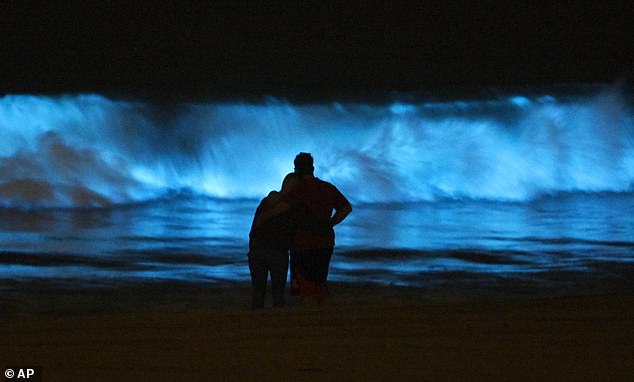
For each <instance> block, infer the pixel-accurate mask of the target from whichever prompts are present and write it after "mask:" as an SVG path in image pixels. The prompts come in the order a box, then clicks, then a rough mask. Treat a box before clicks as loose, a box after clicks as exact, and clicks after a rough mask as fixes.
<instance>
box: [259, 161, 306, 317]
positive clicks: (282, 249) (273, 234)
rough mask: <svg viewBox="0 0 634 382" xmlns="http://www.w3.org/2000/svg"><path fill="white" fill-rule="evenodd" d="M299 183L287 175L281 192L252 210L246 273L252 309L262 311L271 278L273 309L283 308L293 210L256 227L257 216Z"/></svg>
mask: <svg viewBox="0 0 634 382" xmlns="http://www.w3.org/2000/svg"><path fill="white" fill-rule="evenodd" d="M298 181H299V177H297V176H296V175H295V174H293V173H290V174H288V175H286V177H285V178H284V181H283V183H282V189H281V190H280V192H277V191H271V192H270V193H269V195H268V196H267V197H265V198H264V199H262V201H261V202H260V205H259V206H258V208H257V210H256V211H255V216H254V218H253V224H251V231H250V232H249V256H248V257H249V271H250V273H251V288H252V300H251V307H252V308H253V309H261V308H264V300H265V297H266V284H267V280H268V275H269V273H270V275H271V294H272V296H273V306H274V307H283V306H284V288H285V287H286V276H287V274H288V256H289V254H288V251H289V248H290V245H291V240H292V238H293V230H294V224H295V223H294V221H293V217H292V211H286V212H285V213H283V214H280V215H277V216H275V217H274V218H272V219H270V220H267V221H266V222H265V223H263V224H259V225H258V226H256V225H255V221H256V220H257V219H258V217H259V216H260V215H261V214H262V213H264V212H265V211H268V210H270V209H272V208H273V207H275V206H276V205H277V203H278V202H279V201H280V200H281V199H282V197H283V196H284V195H286V194H287V193H288V192H290V190H291V189H293V187H295V185H296V184H297V182H298Z"/></svg>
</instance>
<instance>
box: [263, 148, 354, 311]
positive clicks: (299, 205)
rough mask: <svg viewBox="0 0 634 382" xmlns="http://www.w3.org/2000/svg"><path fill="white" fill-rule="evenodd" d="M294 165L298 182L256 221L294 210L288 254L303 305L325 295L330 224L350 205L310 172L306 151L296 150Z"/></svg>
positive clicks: (332, 240) (331, 239)
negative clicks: (299, 179) (292, 230)
mask: <svg viewBox="0 0 634 382" xmlns="http://www.w3.org/2000/svg"><path fill="white" fill-rule="evenodd" d="M294 164H295V174H297V175H298V176H299V177H301V181H300V182H299V183H298V185H297V186H296V187H295V188H294V189H293V190H292V191H291V192H289V193H288V194H285V195H284V196H282V198H281V201H280V202H279V203H278V204H277V205H276V206H275V207H274V208H272V209H270V210H268V211H266V212H265V213H263V214H262V215H261V216H260V219H259V220H258V222H257V224H266V222H267V221H268V220H267V219H271V218H274V217H275V216H279V215H280V214H283V213H287V212H288V211H289V210H291V209H292V210H293V211H295V213H297V217H296V219H297V224H296V226H295V233H294V235H293V241H292V245H291V257H292V258H293V259H294V261H295V262H296V267H297V268H296V272H297V281H298V286H299V295H300V298H301V301H302V303H304V304H313V303H317V304H321V303H322V302H323V301H324V300H325V298H326V297H327V296H328V294H329V292H328V286H327V283H326V281H327V279H328V268H329V266H330V259H331V257H332V253H333V249H334V246H335V232H334V229H333V227H334V226H335V225H337V224H339V223H341V222H342V221H343V220H344V219H345V218H346V216H348V214H349V213H350V212H351V211H352V206H351V205H350V202H349V201H348V200H347V199H346V198H345V196H343V194H342V193H341V192H339V190H338V189H337V188H336V187H335V186H334V185H332V184H330V183H328V182H325V181H323V180H320V179H318V178H316V177H315V176H314V175H313V172H314V167H313V157H312V156H311V155H310V154H308V153H299V154H298V155H297V156H296V157H295V161H294ZM333 210H334V211H335V213H334V215H333Z"/></svg>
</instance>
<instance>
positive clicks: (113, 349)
mask: <svg viewBox="0 0 634 382" xmlns="http://www.w3.org/2000/svg"><path fill="white" fill-rule="evenodd" d="M331 289H332V292H333V295H332V299H331V300H330V301H329V304H328V305H326V306H320V307H301V306H299V305H298V303H297V301H296V300H294V299H289V301H288V306H287V307H285V308H283V309H265V310H261V311H255V312H253V311H251V310H249V309H248V304H249V301H248V300H249V288H248V287H246V286H244V285H241V286H236V287H235V288H222V289H209V288H204V287H197V288H192V287H189V288H187V287H185V286H171V287H170V288H167V287H166V288H165V289H163V290H161V289H160V288H156V287H153V288H147V290H144V289H143V288H140V289H139V288H135V289H134V290H133V291H131V290H128V291H121V290H116V291H113V290H110V291H108V290H102V291H100V292H97V291H90V290H84V291H74V292H68V293H67V294H66V295H64V294H63V293H60V292H59V291H56V292H55V298H54V299H53V298H51V296H52V295H49V296H48V297H47V296H46V288H43V289H42V290H40V292H39V295H38V294H37V293H35V292H33V291H32V293H31V294H32V295H33V296H36V297H35V298H34V299H32V300H31V301H30V305H26V304H27V303H28V302H24V303H23V305H21V306H22V308H20V309H18V308H17V307H16V305H15V304H16V301H12V300H11V299H10V298H7V297H6V296H5V297H4V298H3V299H2V302H3V305H2V309H3V310H2V311H3V312H5V316H4V317H3V318H2V320H1V321H0V323H1V324H2V325H1V326H0V364H1V365H2V366H3V367H6V366H8V365H22V366H39V367H41V372H42V375H41V377H42V380H44V381H47V382H48V381H114V380H121V381H212V380H213V381H215V380H236V381H246V380H256V379H257V380H300V381H301V380H350V381H361V380H377V381H378V380H419V381H468V380H482V381H511V380H514V381H515V380H531V381H630V380H632V376H634V324H632V322H634V294H632V293H627V292H620V293H611V294H598V295H596V294H595V295H589V294H583V295H579V294H577V295H574V294H573V293H568V294H557V295H555V294H553V293H552V291H533V293H530V294H527V293H526V291H523V292H522V293H519V292H517V293H503V292H504V291H499V293H497V294H496V293H494V292H493V291H491V290H489V291H486V290H479V291H478V290H474V289H471V290H469V289H448V288H445V289H428V290H421V289H413V288H398V287H381V286H373V287H367V286H359V285H349V284H335V285H333V286H332V288H331ZM170 291H171V292H170ZM48 293H53V292H52V291H51V289H48ZM37 299H39V300H40V301H35V300H37ZM47 301H48V302H47ZM53 301H54V302H53Z"/></svg>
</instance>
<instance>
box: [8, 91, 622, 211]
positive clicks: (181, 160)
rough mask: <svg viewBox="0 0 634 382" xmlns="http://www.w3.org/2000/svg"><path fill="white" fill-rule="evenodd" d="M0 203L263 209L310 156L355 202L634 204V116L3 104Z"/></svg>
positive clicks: (568, 104) (526, 99) (597, 106)
mask: <svg viewBox="0 0 634 382" xmlns="http://www.w3.org/2000/svg"><path fill="white" fill-rule="evenodd" d="M0 136H1V138H0V203H1V204H2V205H4V206H10V207H24V206H26V207H32V206H62V207H76V206H106V205H112V204H118V203H128V202H137V201H143V200H146V199H149V198H154V197H157V196H160V195H162V194H164V193H166V192H168V191H170V190H181V189H189V190H191V191H192V192H195V193H200V194H205V195H210V196H215V197H220V198H259V197H261V196H262V195H265V194H266V193H267V192H268V191H269V190H271V189H276V188H279V183H280V180H281V179H282V178H283V176H284V175H285V174H286V173H287V172H289V171H292V159H293V158H294V156H295V154H296V153H298V152H299V151H309V152H312V153H313V156H314V157H315V160H316V175H317V176H319V177H320V178H323V179H326V180H329V181H332V182H334V183H336V184H337V185H338V186H339V187H340V189H341V190H342V191H343V192H344V193H345V194H346V195H349V197H350V198H351V200H353V201H355V202H387V201H429V200H435V199H438V198H456V199H459V198H471V199H487V200H502V201H526V200H530V199H533V198H535V197H536V196H539V195H542V194H544V193H556V192H561V191H571V192H574V191H582V192H599V191H615V192H622V191H631V190H632V189H633V186H634V114H633V113H632V110H631V108H630V106H629V105H628V103H627V98H626V96H624V95H623V94H622V93H619V92H617V91H606V92H603V93H600V94H597V95H595V96H592V97H567V98H565V99H564V98H562V99H559V98H557V97H555V96H544V95H540V96H535V97H530V96H513V97H507V98H503V99H498V100H471V101H455V102H436V103H433V102H432V103H430V102H421V103H397V102H395V103H391V104H385V105H366V104H360V103H356V104H355V103H349V104H340V103H331V104H323V105H322V104H313V105H292V104H288V103H284V102H279V101H272V102H269V103H265V104H246V103H207V104H205V103H189V104H187V103H184V104H179V105H176V106H171V107H169V110H166V109H161V107H160V106H159V105H154V104H151V103H147V102H129V101H117V100H111V99H107V98H104V97H101V96H98V95H76V96H59V97H43V96H29V95H9V96H5V97H3V98H0Z"/></svg>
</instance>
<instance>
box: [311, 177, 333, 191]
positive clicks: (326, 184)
mask: <svg viewBox="0 0 634 382" xmlns="http://www.w3.org/2000/svg"><path fill="white" fill-rule="evenodd" d="M315 180H316V181H317V182H318V183H319V185H320V186H321V187H323V188H327V189H331V190H337V187H336V186H335V185H334V184H332V183H330V182H327V181H325V180H322V179H319V178H315Z"/></svg>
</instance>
